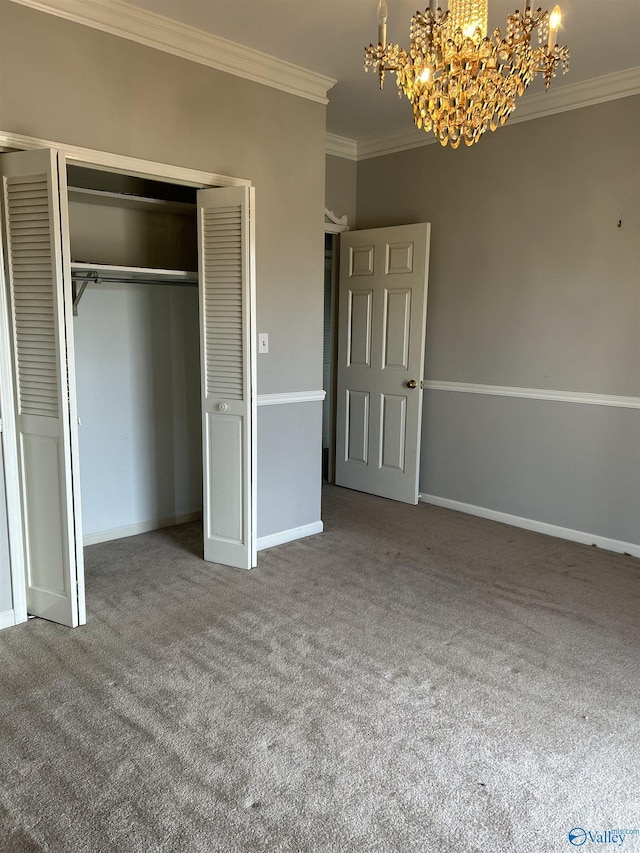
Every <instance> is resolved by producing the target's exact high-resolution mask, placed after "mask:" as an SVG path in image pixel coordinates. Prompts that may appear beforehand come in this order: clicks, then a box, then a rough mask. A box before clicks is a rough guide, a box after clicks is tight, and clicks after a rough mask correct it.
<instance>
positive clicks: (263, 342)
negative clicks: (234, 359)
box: [258, 332, 269, 353]
mask: <svg viewBox="0 0 640 853" xmlns="http://www.w3.org/2000/svg"><path fill="white" fill-rule="evenodd" d="M258 352H259V353H265V352H269V333H268V332H258Z"/></svg>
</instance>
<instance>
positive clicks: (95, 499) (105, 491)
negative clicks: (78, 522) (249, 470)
mask: <svg viewBox="0 0 640 853" xmlns="http://www.w3.org/2000/svg"><path fill="white" fill-rule="evenodd" d="M67 187H68V199H69V242H70V252H71V275H72V292H73V306H74V307H73V314H74V319H73V332H74V339H75V365H76V396H77V406H78V419H79V429H78V436H79V451H80V483H81V496H82V521H83V524H82V526H83V541H84V544H89V543H93V542H99V541H104V540H107V539H113V538H117V537H120V536H127V535H131V534H133V533H138V532H141V531H144V530H150V529H154V528H157V527H160V526H164V525H167V524H176V523H180V522H181V521H185V520H190V519H193V518H197V517H199V515H200V514H201V511H202V452H201V411H200V356H199V322H198V287H197V286H198V276H197V264H198V257H197V239H196V238H197V225H196V191H195V190H194V189H192V188H189V187H181V186H176V185H172V184H167V183H162V182H158V181H149V180H142V179H140V178H134V177H130V176H126V175H115V174H113V173H109V172H104V171H98V170H90V169H86V168H81V167H78V166H69V167H68V169H67Z"/></svg>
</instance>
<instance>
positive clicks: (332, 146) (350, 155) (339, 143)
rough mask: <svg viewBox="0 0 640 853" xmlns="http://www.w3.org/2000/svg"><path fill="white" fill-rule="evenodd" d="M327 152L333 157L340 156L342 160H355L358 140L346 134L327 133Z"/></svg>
mask: <svg viewBox="0 0 640 853" xmlns="http://www.w3.org/2000/svg"><path fill="white" fill-rule="evenodd" d="M327 154H332V155H333V156H334V157H342V159H343V160H357V159H358V142H357V140H355V139H349V138H348V137H346V136H336V135H335V134H334V133H327Z"/></svg>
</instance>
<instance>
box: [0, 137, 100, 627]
mask: <svg viewBox="0 0 640 853" xmlns="http://www.w3.org/2000/svg"><path fill="white" fill-rule="evenodd" d="M0 167H1V171H2V205H3V223H4V229H5V243H6V265H7V273H8V276H7V277H8V283H9V303H10V320H11V332H12V336H13V362H14V375H15V385H16V395H15V396H16V400H15V404H16V412H17V436H18V453H19V468H20V500H21V509H22V516H23V523H24V531H25V535H24V550H25V561H26V600H27V611H28V612H29V613H31V614H33V615H35V616H41V617H43V618H45V619H50V620H52V621H54V622H61V623H62V624H64V625H70V626H76V625H79V624H82V623H83V622H84V621H85V607H84V570H83V556H82V545H81V543H82V537H81V520H80V496H79V482H78V479H79V478H78V472H77V466H76V465H75V463H76V462H77V458H78V455H77V413H76V407H75V398H74V393H75V380H74V376H73V330H72V328H71V318H70V313H71V312H70V310H69V306H70V305H71V299H70V294H69V293H66V292H65V291H66V289H68V288H69V287H70V283H69V275H68V260H69V259H68V257H66V254H65V252H66V249H67V247H68V245H69V241H68V217H67V209H66V176H65V171H64V168H60V169H59V167H58V155H57V153H56V152H54V151H49V150H36V151H25V152H19V153H15V154H4V155H2V156H1V157H0ZM65 270H66V273H67V275H66V276H65Z"/></svg>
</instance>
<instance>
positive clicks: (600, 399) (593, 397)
mask: <svg viewBox="0 0 640 853" xmlns="http://www.w3.org/2000/svg"><path fill="white" fill-rule="evenodd" d="M422 387H423V388H424V389H425V390H427V391H453V392H456V393H459V394H488V395H490V396H492V397H519V398H521V399H525V400H550V401H553V402H559V403H582V404H584V405H587V406H612V407H614V408H618V409H640V397H621V396H616V395H613V394H591V393H589V392H586V391H553V390H547V389H544V388H516V387H512V386H509V385H477V384H474V383H470V382H447V381H441V380H437V379H424V380H423V382H422Z"/></svg>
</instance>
